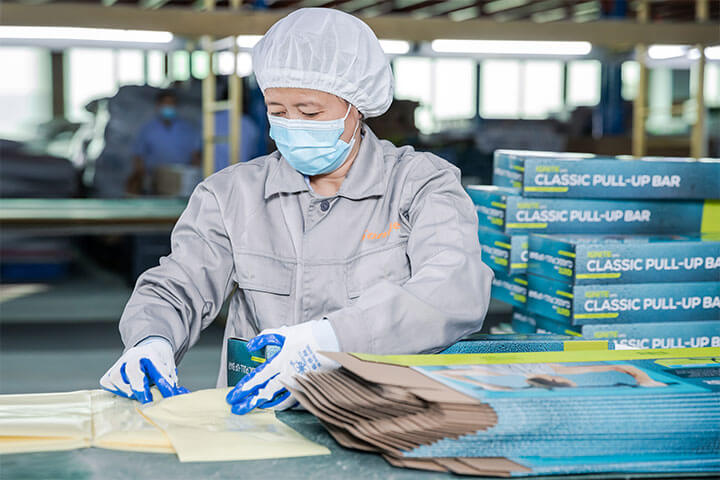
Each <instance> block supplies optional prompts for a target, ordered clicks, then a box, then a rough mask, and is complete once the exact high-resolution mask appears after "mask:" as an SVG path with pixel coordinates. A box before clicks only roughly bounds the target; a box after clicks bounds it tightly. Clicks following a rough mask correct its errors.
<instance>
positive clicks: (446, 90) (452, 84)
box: [432, 59, 477, 120]
mask: <svg viewBox="0 0 720 480" xmlns="http://www.w3.org/2000/svg"><path fill="white" fill-rule="evenodd" d="M475 65H476V64H475V62H474V61H472V60H466V59H438V60H435V62H434V65H433V66H434V69H435V76H434V80H435V81H434V85H433V99H432V103H433V114H434V116H435V118H437V119H438V120H457V119H462V118H472V117H474V116H475V102H476V100H475V85H476V82H477V69H476V67H475Z"/></svg>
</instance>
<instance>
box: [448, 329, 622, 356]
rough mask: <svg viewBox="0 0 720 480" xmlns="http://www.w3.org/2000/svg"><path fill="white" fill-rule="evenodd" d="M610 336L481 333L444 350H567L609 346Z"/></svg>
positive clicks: (468, 351) (464, 351)
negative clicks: (588, 337)
mask: <svg viewBox="0 0 720 480" xmlns="http://www.w3.org/2000/svg"><path fill="white" fill-rule="evenodd" d="M612 346H613V342H610V341H608V340H579V339H577V338H573V337H569V336H567V335H537V334H532V333H531V334H513V333H511V334H479V335H472V336H470V337H468V338H467V339H464V340H461V341H459V342H457V343H455V344H454V345H451V346H450V347H448V348H447V349H445V350H444V351H442V352H440V353H443V354H448V353H449V354H473V353H517V352H563V351H567V350H608V349H612Z"/></svg>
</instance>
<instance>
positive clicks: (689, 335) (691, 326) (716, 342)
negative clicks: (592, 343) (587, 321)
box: [582, 320, 720, 349]
mask: <svg viewBox="0 0 720 480" xmlns="http://www.w3.org/2000/svg"><path fill="white" fill-rule="evenodd" d="M582 335H583V338H586V339H588V340H590V339H592V340H608V341H610V342H612V343H613V344H614V346H615V347H616V348H620V347H626V348H642V349H647V348H701V347H720V321H717V320H711V321H707V322H675V323H673V322H659V323H619V324H598V325H583V326H582Z"/></svg>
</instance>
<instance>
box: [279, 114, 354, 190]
mask: <svg viewBox="0 0 720 480" xmlns="http://www.w3.org/2000/svg"><path fill="white" fill-rule="evenodd" d="M351 109H352V105H350V104H348V109H347V112H345V116H344V117H342V118H338V119H335V120H303V119H295V118H283V117H279V116H276V115H273V114H271V113H270V112H268V121H269V122H270V137H271V138H272V139H273V140H275V145H277V148H278V150H279V151H280V153H282V156H283V157H284V158H285V160H287V162H288V163H289V164H290V165H291V166H292V167H293V168H294V169H295V170H297V171H298V172H300V173H302V174H303V175H308V176H313V175H322V174H324V173H330V172H333V171H335V170H337V169H338V168H339V167H340V166H341V165H342V164H343V163H345V160H346V159H347V158H348V154H349V153H350V152H351V151H352V147H353V145H355V133H356V132H357V130H358V127H359V126H360V120H359V119H358V121H357V122H356V123H355V129H354V130H353V133H352V135H351V137H350V142H346V141H344V140H343V139H342V138H341V137H342V134H343V133H344V132H345V120H346V119H347V117H348V115H349V114H350V110H351Z"/></svg>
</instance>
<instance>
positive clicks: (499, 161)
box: [492, 149, 612, 191]
mask: <svg viewBox="0 0 720 480" xmlns="http://www.w3.org/2000/svg"><path fill="white" fill-rule="evenodd" d="M528 157H543V158H547V159H549V160H554V159H556V158H567V159H573V160H582V159H586V158H597V157H596V155H593V154H591V153H566V152H562V153H560V152H542V151H535V150H505V149H499V150H495V152H494V154H493V177H492V183H493V185H497V186H498V187H510V188H514V189H517V190H518V191H520V190H521V189H522V186H523V173H524V171H525V159H526V158H528ZM605 158H608V159H610V158H612V157H605Z"/></svg>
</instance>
